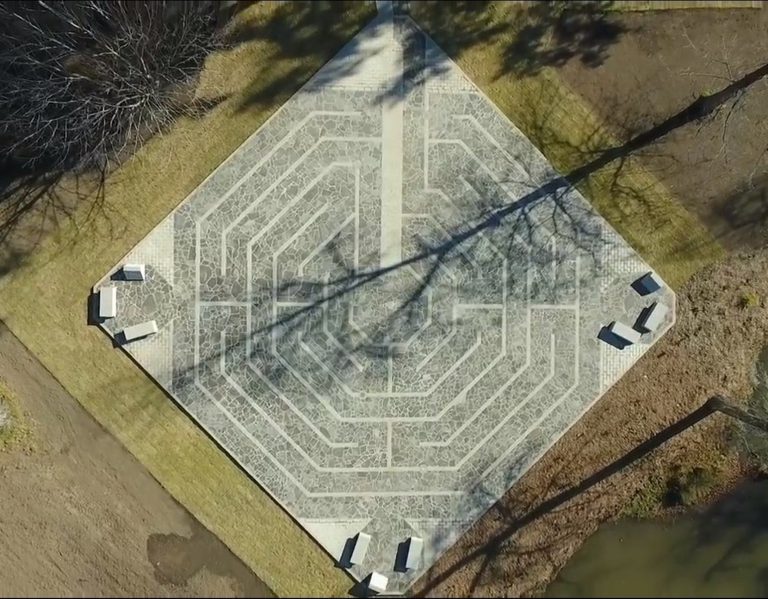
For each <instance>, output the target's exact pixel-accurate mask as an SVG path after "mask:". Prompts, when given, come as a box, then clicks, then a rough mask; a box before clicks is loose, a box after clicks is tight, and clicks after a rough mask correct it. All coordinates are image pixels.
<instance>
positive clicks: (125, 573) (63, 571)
mask: <svg viewBox="0 0 768 599" xmlns="http://www.w3.org/2000/svg"><path fill="white" fill-rule="evenodd" d="M62 351H73V348H62ZM0 373H2V377H3V380H4V382H5V384H6V386H7V387H8V389H9V390H10V391H11V392H12V393H13V394H14V396H15V397H16V398H18V400H19V403H20V405H21V406H23V410H24V418H25V420H26V422H25V424H26V425H28V426H29V427H30V428H31V430H32V432H31V435H30V438H28V439H26V440H25V444H24V445H23V446H20V447H11V448H9V449H8V450H7V451H4V452H0V564H2V567H0V589H2V594H3V595H5V596H30V595H37V596H40V595H58V596H148V597H149V596H151V597H158V596H159V597H173V596H176V597H178V596H189V597H199V596H246V597H268V596H272V594H271V592H270V590H269V589H268V588H267V587H266V585H264V584H263V583H262V582H261V581H260V580H259V579H258V578H256V576H255V575H254V574H253V573H252V572H251V571H250V570H249V569H248V568H247V567H246V566H245V565H244V564H243V563H242V562H241V561H240V560H239V559H238V558H236V557H235V556H234V555H233V554H232V553H231V552H230V551H229V549H227V547H226V546H225V545H224V544H223V543H222V542H221V541H220V540H219V539H217V538H216V537H215V536H214V535H212V534H211V533H210V532H209V531H208V530H207V529H205V528H204V527H203V526H202V525H201V524H200V523H199V522H198V521H197V520H195V519H194V518H192V517H191V516H190V515H189V514H188V513H187V511H186V510H185V509H184V508H182V507H181V506H180V505H179V504H177V503H176V502H175V501H174V500H173V499H172V498H171V496H170V495H169V494H168V493H167V492H166V491H165V490H164V489H163V488H162V487H161V486H160V484H159V483H158V482H157V481H155V480H154V479H153V478H152V477H151V476H150V475H149V473H148V472H147V471H146V470H145V468H144V467H143V466H142V465H141V464H140V463H139V462H138V461H137V460H136V459H135V458H134V457H133V456H132V455H130V453H128V451H127V450H126V449H125V448H123V446H122V445H120V444H119V443H118V442H117V441H116V440H115V438H114V437H113V436H112V435H110V434H108V433H107V432H106V431H105V430H103V429H102V428H101V427H100V426H99V425H98V424H97V423H96V422H95V421H94V420H93V418H91V416H89V415H88V414H87V413H86V412H85V410H84V409H83V408H82V407H81V406H80V405H79V404H78V403H77V402H76V401H75V400H74V399H73V398H72V397H70V396H69V395H68V394H67V393H66V391H65V390H64V389H63V388H62V387H61V386H60V385H59V384H58V382H57V381H56V380H55V379H54V378H53V376H51V374H50V373H49V372H48V371H46V370H45V368H44V367H43V366H42V365H41V364H40V363H39V362H38V361H37V359H36V358H35V357H34V356H33V355H32V354H31V353H30V352H29V351H28V350H27V349H26V348H25V347H24V346H23V345H22V344H21V343H20V342H19V341H18V340H17V339H16V338H15V337H14V336H13V335H12V334H11V333H10V332H9V331H8V330H7V329H6V328H5V327H0ZM113 400H114V401H119V398H118V397H114V398H113Z"/></svg>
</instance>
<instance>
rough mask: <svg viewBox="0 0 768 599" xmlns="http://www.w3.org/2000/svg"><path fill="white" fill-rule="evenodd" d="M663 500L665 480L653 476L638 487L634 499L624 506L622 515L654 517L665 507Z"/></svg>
mask: <svg viewBox="0 0 768 599" xmlns="http://www.w3.org/2000/svg"><path fill="white" fill-rule="evenodd" d="M663 500H664V481H663V479H661V478H658V477H652V478H650V479H648V481H647V483H646V484H645V485H643V486H642V487H641V488H640V489H638V491H637V493H635V496H634V497H632V501H630V502H629V505H627V507H625V508H624V511H623V514H622V515H623V516H625V517H627V518H635V519H637V520H643V519H646V518H653V517H654V516H655V515H656V513H657V512H658V511H659V509H661V508H662V507H663Z"/></svg>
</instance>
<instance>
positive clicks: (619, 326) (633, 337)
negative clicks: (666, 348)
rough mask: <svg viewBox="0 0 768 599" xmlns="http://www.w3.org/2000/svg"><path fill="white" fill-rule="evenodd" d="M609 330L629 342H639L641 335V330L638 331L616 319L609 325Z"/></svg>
mask: <svg viewBox="0 0 768 599" xmlns="http://www.w3.org/2000/svg"><path fill="white" fill-rule="evenodd" d="M608 331H609V332H610V333H611V334H613V335H615V336H616V337H618V338H619V339H621V340H622V341H626V342H627V343H629V344H632V343H638V342H639V341H640V337H641V335H640V332H639V331H636V330H635V329H633V328H632V327H630V326H627V325H625V324H624V323H622V322H617V321H615V320H614V321H613V322H612V323H611V324H610V325H609V326H608Z"/></svg>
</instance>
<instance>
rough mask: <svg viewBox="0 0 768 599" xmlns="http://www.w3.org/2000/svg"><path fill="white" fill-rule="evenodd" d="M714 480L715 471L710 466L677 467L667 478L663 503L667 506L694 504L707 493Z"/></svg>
mask: <svg viewBox="0 0 768 599" xmlns="http://www.w3.org/2000/svg"><path fill="white" fill-rule="evenodd" d="M715 481H716V476H715V473H714V472H713V471H712V470H711V469H710V468H703V467H701V466H694V467H693V468H690V469H687V468H680V467H677V468H675V469H674V470H673V473H672V475H671V476H670V477H669V479H668V480H667V489H666V492H665V494H664V504H665V505H667V506H679V505H682V506H691V505H695V504H696V503H698V502H699V501H701V500H702V499H703V498H704V497H706V495H708V494H709V492H710V491H711V490H712V485H713V484H714V483H715Z"/></svg>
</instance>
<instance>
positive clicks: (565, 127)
mask: <svg viewBox="0 0 768 599" xmlns="http://www.w3.org/2000/svg"><path fill="white" fill-rule="evenodd" d="M519 10H520V5H519V4H514V3H507V2H494V3H492V4H491V5H490V6H488V7H486V8H485V9H484V10H483V11H476V10H466V9H465V8H462V5H461V4H452V3H445V2H441V3H433V2H414V3H412V5H411V13H412V16H413V18H414V19H415V20H416V21H417V22H418V23H419V24H420V25H421V26H422V27H423V28H424V29H425V30H426V31H427V32H428V33H429V34H430V35H431V36H432V37H433V38H434V39H435V41H436V42H437V43H438V44H439V45H440V46H442V48H443V49H444V50H445V51H446V52H447V53H448V54H449V55H450V56H451V57H452V58H454V60H456V62H457V63H458V64H459V66H460V67H461V68H462V69H463V70H464V72H465V73H467V74H468V75H469V76H470V78H471V79H472V80H473V81H474V82H475V83H476V84H477V85H478V86H479V87H480V88H481V89H482V90H483V91H484V92H485V93H486V94H487V95H488V97H489V98H490V99H491V100H493V102H494V103H495V104H496V105H497V106H498V107H499V108H500V109H501V111H502V112H504V114H506V115H507V116H508V117H509V119H510V120H511V121H512V122H513V123H515V124H516V125H517V126H518V127H519V128H520V129H521V130H522V131H523V133H525V134H526V135H527V136H528V137H529V138H530V139H531V140H532V141H533V142H534V143H535V144H536V146H537V147H538V148H539V149H540V150H541V151H542V152H543V153H544V155H545V156H546V157H547V158H548V159H549V160H550V161H551V162H552V163H553V164H554V165H555V167H556V168H557V169H558V170H559V171H560V172H562V173H568V172H570V171H571V170H573V169H575V168H578V167H580V166H582V165H583V164H585V163H588V162H589V161H590V160H593V159H594V158H596V157H597V156H598V155H599V153H600V151H601V150H604V149H606V148H610V147H613V146H616V145H619V143H620V142H619V140H617V139H615V138H613V137H612V136H611V135H610V133H609V132H608V131H607V130H606V129H605V128H604V127H603V126H602V124H601V122H600V120H599V119H598V118H597V117H596V115H595V114H594V113H593V112H592V110H591V109H590V107H589V106H587V105H586V104H585V102H584V101H583V100H581V98H579V97H578V96H576V95H575V94H574V93H572V92H571V91H570V90H569V89H568V87H567V86H566V85H565V84H564V83H563V82H562V81H560V80H559V78H558V77H557V74H556V73H555V72H554V71H553V70H552V69H549V68H543V69H541V70H540V71H539V72H538V73H537V74H536V75H533V76H525V77H523V76H520V75H517V74H515V73H514V72H512V70H511V69H508V68H507V67H505V62H506V60H507V57H508V53H509V51H510V48H512V47H514V43H515V30H514V28H513V27H510V26H509V23H513V22H515V20H516V19H517V20H519V18H517V17H518V16H519ZM481 13H482V14H481ZM487 31H493V32H494V33H493V35H485V34H484V32H487ZM579 188H580V189H581V191H582V192H583V193H584V195H585V196H586V197H587V199H589V200H590V202H591V203H592V204H593V206H595V208H597V210H598V211H599V212H600V213H601V214H602V215H603V217H604V218H605V219H606V220H608V222H610V223H611V225H613V227H614V228H615V229H616V230H617V231H618V232H619V233H621V234H622V236H623V237H624V238H625V239H626V240H627V241H628V242H629V243H630V244H631V245H632V246H633V247H634V248H635V249H636V250H637V251H638V252H639V253H640V254H641V255H642V256H643V258H645V260H646V261H648V262H649V263H650V264H651V265H652V266H653V267H654V268H656V269H657V270H658V271H659V272H660V273H661V275H662V276H663V277H664V279H665V280H666V281H667V282H668V283H669V284H670V285H672V286H674V287H679V286H680V285H682V284H683V283H684V282H685V281H687V280H688V278H689V277H690V276H691V275H692V274H693V273H694V272H696V271H697V270H698V269H699V268H701V267H702V266H704V265H706V264H709V263H710V262H712V261H713V260H716V259H718V258H720V257H721V256H723V255H724V252H723V249H722V248H721V247H720V246H719V245H718V244H717V242H716V241H715V240H714V239H713V237H712V236H711V235H710V234H709V233H708V232H707V230H706V229H705V228H704V227H703V226H702V224H701V223H700V222H699V221H698V220H697V219H696V218H695V217H694V216H693V215H692V214H690V213H689V212H688V211H686V210H685V209H684V208H683V207H682V206H681V205H680V204H679V203H678V202H677V201H676V199H675V198H674V197H673V196H672V195H671V194H670V193H669V191H668V190H667V189H666V188H665V187H664V186H662V185H661V184H660V183H659V182H658V181H657V180H656V179H655V178H654V177H653V176H652V175H651V174H650V173H649V172H648V171H647V170H645V169H644V168H643V166H642V164H640V163H639V161H637V160H634V159H628V160H626V161H624V162H623V163H622V164H619V163H618V162H616V163H613V164H610V165H608V166H607V167H605V168H603V169H601V170H600V171H598V172H596V173H594V174H592V176H590V177H589V178H588V179H587V180H586V181H585V182H584V183H582V184H581V185H580V186H579Z"/></svg>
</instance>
